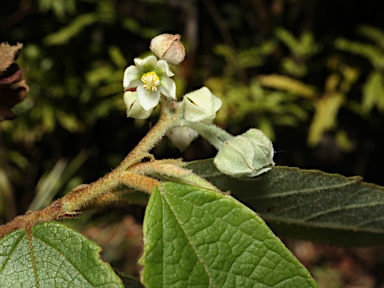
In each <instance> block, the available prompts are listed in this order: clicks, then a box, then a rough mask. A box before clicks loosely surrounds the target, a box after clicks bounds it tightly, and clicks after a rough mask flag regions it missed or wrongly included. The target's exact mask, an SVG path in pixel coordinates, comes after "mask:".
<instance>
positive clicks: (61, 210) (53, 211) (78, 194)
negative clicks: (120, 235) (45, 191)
mask: <svg viewBox="0 0 384 288" xmlns="http://www.w3.org/2000/svg"><path fill="white" fill-rule="evenodd" d="M180 113H181V108H180V105H179V104H178V103H176V102H175V101H173V100H172V101H168V100H166V99H163V100H162V111H161V116H160V119H159V121H158V122H157V123H156V124H155V125H154V126H153V127H152V129H151V130H150V131H149V132H148V134H147V135H146V136H145V137H144V138H143V139H142V140H141V141H140V142H139V144H138V145H137V146H136V147H135V148H134V149H133V150H132V151H131V152H130V153H129V154H128V155H127V156H126V157H125V159H124V160H123V161H122V162H121V163H120V165H119V166H117V167H116V168H115V169H114V170H112V171H111V172H110V173H108V174H106V175H105V176H104V177H102V178H100V179H98V180H97V181H95V182H93V183H91V184H89V185H85V184H84V185H80V186H78V187H77V188H75V189H73V190H72V191H71V192H69V193H68V194H67V195H66V196H64V197H63V198H61V199H58V200H56V201H55V202H53V203H52V204H51V205H49V206H48V207H46V208H45V209H42V210H39V211H33V212H29V213H27V214H26V215H22V216H18V217H16V218H14V219H13V220H12V221H10V222H9V223H7V224H4V225H2V226H0V238H1V237H3V236H4V235H6V234H8V233H10V232H12V231H15V230H17V229H21V228H29V227H33V226H35V225H37V224H39V223H43V222H49V221H55V220H58V219H61V218H67V217H73V216H76V213H77V212H78V211H81V210H82V209H84V208H85V207H87V206H89V205H91V204H92V203H93V201H95V200H96V199H100V197H101V196H103V195H104V194H105V193H107V192H109V191H112V190H114V189H115V188H117V187H119V186H121V185H126V186H128V187H133V188H139V189H141V190H144V191H145V192H151V191H152V190H151V189H153V188H154V186H156V185H158V184H159V183H160V182H158V181H157V180H155V179H153V178H149V177H145V176H141V175H136V174H133V173H131V172H126V170H127V169H128V168H129V167H130V166H132V165H135V164H137V163H139V162H141V161H142V160H143V159H144V158H146V157H148V155H149V151H150V150H151V149H152V148H153V147H154V146H155V145H156V144H157V143H158V142H159V141H160V140H161V139H162V138H163V137H164V135H165V133H166V132H167V130H168V129H170V128H172V127H174V126H177V125H179V124H180Z"/></svg>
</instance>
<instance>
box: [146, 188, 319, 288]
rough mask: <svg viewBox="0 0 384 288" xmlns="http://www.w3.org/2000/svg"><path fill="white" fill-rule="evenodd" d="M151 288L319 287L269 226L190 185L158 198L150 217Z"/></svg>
mask: <svg viewBox="0 0 384 288" xmlns="http://www.w3.org/2000/svg"><path fill="white" fill-rule="evenodd" d="M144 235H145V236H144V239H145V240H144V255H143V257H142V259H141V263H142V264H143V265H144V270H143V272H142V282H143V283H144V284H145V285H146V287H148V288H151V287H315V286H316V284H315V283H314V281H313V279H312V278H311V276H310V275H309V273H308V272H307V271H306V270H305V269H304V267H303V266H302V265H301V264H300V263H299V262H298V260H297V259H296V258H295V257H294V256H293V255H292V254H291V253H290V252H289V250H287V249H286V248H285V247H284V245H283V244H282V243H281V242H280V240H279V239H278V238H277V237H276V236H275V235H273V233H272V232H271V230H269V228H268V227H267V226H266V225H265V223H264V222H263V221H262V220H261V219H260V218H259V217H258V216H257V215H256V214H255V213H254V212H253V211H251V210H250V209H248V208H247V207H246V206H244V205H242V204H241V203H239V202H238V201H236V200H235V199H234V198H232V197H230V196H226V195H223V194H220V193H217V192H213V191H211V190H206V189H202V188H199V187H196V186H189V185H184V184H175V183H164V184H163V185H162V186H161V187H160V188H156V189H155V191H154V192H153V193H152V195H151V198H150V200H149V203H148V207H147V210H146V214H145V218H144Z"/></svg>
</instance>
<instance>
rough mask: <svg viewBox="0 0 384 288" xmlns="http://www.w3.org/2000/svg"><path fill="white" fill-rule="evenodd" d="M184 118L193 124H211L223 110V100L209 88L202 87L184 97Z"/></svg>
mask: <svg viewBox="0 0 384 288" xmlns="http://www.w3.org/2000/svg"><path fill="white" fill-rule="evenodd" d="M183 102H184V118H185V119H186V120H188V121H191V122H203V123H205V124H211V123H212V122H213V119H215V117H216V112H217V111H218V110H219V109H220V108H221V104H222V102H221V100H220V99H219V98H217V97H216V96H215V95H213V94H212V92H211V91H210V90H209V89H208V88H207V87H202V88H200V89H198V90H196V91H193V92H191V93H188V94H186V95H185V96H184V99H183Z"/></svg>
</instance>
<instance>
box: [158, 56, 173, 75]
mask: <svg viewBox="0 0 384 288" xmlns="http://www.w3.org/2000/svg"><path fill="white" fill-rule="evenodd" d="M155 72H156V73H157V74H158V75H159V76H162V77H165V76H167V77H172V76H173V75H175V74H173V73H172V71H171V70H170V69H169V66H168V63H167V62H166V61H164V60H159V61H157V63H156V66H155Z"/></svg>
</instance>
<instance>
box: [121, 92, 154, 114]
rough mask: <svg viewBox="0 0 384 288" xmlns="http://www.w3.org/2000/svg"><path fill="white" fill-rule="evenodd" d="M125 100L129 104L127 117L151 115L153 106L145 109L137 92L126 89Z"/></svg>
mask: <svg viewBox="0 0 384 288" xmlns="http://www.w3.org/2000/svg"><path fill="white" fill-rule="evenodd" d="M124 102H125V105H126V106H127V117H130V118H135V119H147V118H148V117H149V116H151V114H152V111H153V108H152V109H149V110H145V109H144V108H143V106H141V104H140V103H139V99H138V98H137V92H132V91H126V92H125V93H124Z"/></svg>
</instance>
